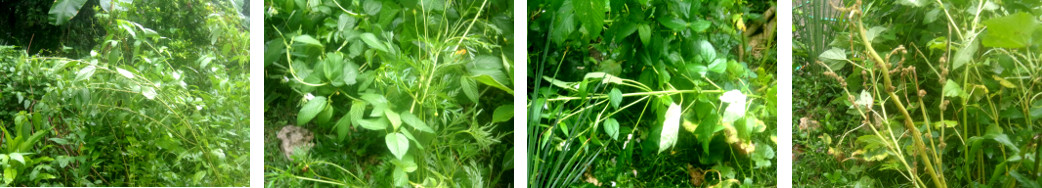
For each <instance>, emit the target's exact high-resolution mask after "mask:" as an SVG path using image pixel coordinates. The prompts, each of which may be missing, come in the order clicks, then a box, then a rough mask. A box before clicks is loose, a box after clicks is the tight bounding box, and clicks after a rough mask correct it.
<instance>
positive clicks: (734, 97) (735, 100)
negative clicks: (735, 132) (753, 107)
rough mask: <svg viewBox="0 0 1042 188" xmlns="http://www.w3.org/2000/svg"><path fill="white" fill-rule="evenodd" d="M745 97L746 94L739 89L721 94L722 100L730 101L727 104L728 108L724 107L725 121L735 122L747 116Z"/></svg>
mask: <svg viewBox="0 0 1042 188" xmlns="http://www.w3.org/2000/svg"><path fill="white" fill-rule="evenodd" d="M745 99H746V97H745V94H742V92H741V91H738V90H731V91H727V92H725V93H724V94H723V95H721V96H720V102H724V103H730V104H728V105H727V109H724V115H723V119H722V121H723V122H724V123H733V122H734V121H736V120H738V119H740V118H742V117H745Z"/></svg>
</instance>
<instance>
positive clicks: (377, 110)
mask: <svg viewBox="0 0 1042 188" xmlns="http://www.w3.org/2000/svg"><path fill="white" fill-rule="evenodd" d="M360 98H362V100H365V102H367V103H369V104H370V105H373V111H372V112H370V113H369V116H370V117H383V115H384V109H385V108H387V104H388V101H387V98H384V96H383V95H377V94H372V93H362V96H361V97H360Z"/></svg>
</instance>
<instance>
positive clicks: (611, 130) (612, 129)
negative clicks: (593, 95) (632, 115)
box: [604, 118, 619, 140]
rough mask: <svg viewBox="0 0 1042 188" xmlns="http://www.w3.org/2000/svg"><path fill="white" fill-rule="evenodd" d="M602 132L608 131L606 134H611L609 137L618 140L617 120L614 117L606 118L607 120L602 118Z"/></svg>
mask: <svg viewBox="0 0 1042 188" xmlns="http://www.w3.org/2000/svg"><path fill="white" fill-rule="evenodd" d="M604 132H605V133H608V136H611V139H614V140H618V139H619V121H617V120H615V118H608V119H607V120H604Z"/></svg>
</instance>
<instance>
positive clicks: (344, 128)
mask: <svg viewBox="0 0 1042 188" xmlns="http://www.w3.org/2000/svg"><path fill="white" fill-rule="evenodd" d="M333 128H334V129H336V140H337V142H343V141H344V138H346V137H347V133H349V132H350V131H351V116H350V115H344V116H342V117H340V120H337V122H336V126H335V127H333Z"/></svg>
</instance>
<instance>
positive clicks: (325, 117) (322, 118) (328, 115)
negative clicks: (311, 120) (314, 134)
mask: <svg viewBox="0 0 1042 188" xmlns="http://www.w3.org/2000/svg"><path fill="white" fill-rule="evenodd" d="M332 118H333V106H332V105H329V104H326V107H325V108H323V110H322V112H319V113H318V115H317V116H315V124H318V125H320V126H328V125H327V124H326V123H329V119H332Z"/></svg>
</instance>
